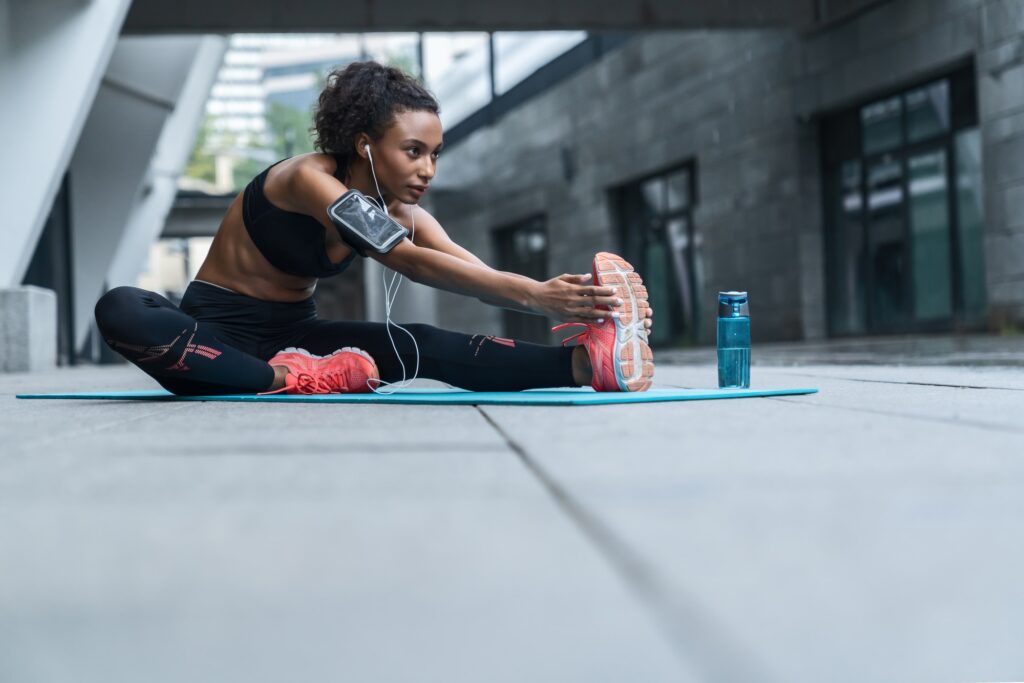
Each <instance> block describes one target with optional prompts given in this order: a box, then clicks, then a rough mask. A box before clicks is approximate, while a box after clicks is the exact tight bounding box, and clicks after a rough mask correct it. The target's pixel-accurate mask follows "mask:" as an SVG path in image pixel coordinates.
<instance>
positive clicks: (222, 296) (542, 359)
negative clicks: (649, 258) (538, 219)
mask: <svg viewBox="0 0 1024 683" xmlns="http://www.w3.org/2000/svg"><path fill="white" fill-rule="evenodd" d="M96 323H97V325H98V327H99V330H100V333H101V334H102V335H103V338H104V340H106V342H107V344H108V345H109V346H110V348H112V349H113V350H114V351H117V352H118V353H120V354H121V355H122V356H124V357H125V358H127V359H128V360H129V361H131V362H132V363H133V364H135V365H136V366H137V367H138V368H140V369H141V370H142V371H143V372H145V373H146V374H147V375H149V376H150V377H152V378H153V379H155V380H156V381H157V382H159V383H160V385H161V386H163V387H164V388H165V389H167V390H168V391H170V392H171V393H174V394H179V395H190V396H202V395H214V394H251V393H257V392H261V391H267V390H268V389H269V388H270V386H271V384H272V383H273V381H274V370H273V368H271V367H270V365H269V364H268V363H267V361H268V360H269V359H270V358H272V357H273V356H274V354H276V353H277V352H278V351H280V350H281V349H283V348H286V347H289V346H295V347H299V348H304V349H306V350H308V351H309V352H310V353H314V354H317V355H320V356H323V355H327V354H329V353H332V352H334V351H336V350H338V349H340V348H342V347H344V346H354V347H357V348H360V349H362V350H363V351H366V352H367V353H369V354H370V356H372V357H373V359H374V361H375V362H376V363H377V369H378V370H379V372H380V377H381V379H382V380H384V381H386V382H396V381H398V380H400V379H402V367H401V365H400V363H399V361H398V358H397V357H396V355H395V351H394V349H393V348H392V346H391V341H390V340H389V339H388V332H387V329H386V327H385V325H384V323H371V322H334V321H330V320H320V319H319V318H317V317H316V305H315V303H314V302H313V299H312V298H309V299H307V300H305V301H302V302H299V303H276V302H271V301H261V300H259V299H254V298H252V297H248V296H245V295H243V294H238V293H236V292H232V291H230V290H227V289H223V288H221V287H218V286H216V285H211V284H209V283H206V282H202V281H198V280H197V281H193V282H192V283H190V284H189V286H188V289H187V290H185V296H184V297H183V298H182V301H181V307H180V308H179V307H177V306H175V305H174V304H172V303H171V302H170V301H168V300H167V299H165V298H164V297H162V296H160V295H159V294H155V293H153V292H149V291H146V290H144V289H138V288H136V287H117V288H115V289H112V290H110V291H109V292H107V293H106V294H104V295H103V296H102V297H100V300H99V301H98V302H97V303H96ZM404 327H405V328H406V329H408V330H409V332H411V333H412V335H413V336H414V337H415V338H416V344H417V345H418V346H419V357H420V372H419V376H420V377H426V378H429V379H436V380H440V381H442V382H447V383H448V384H451V385H454V386H456V387H461V388H463V389H470V390H473V391H519V390H522V389H535V388H543V387H564V386H574V384H575V383H574V381H573V376H572V356H571V354H572V349H571V348H562V347H560V346H543V345H540V344H531V343H529V342H523V341H514V340H511V339H503V338H501V337H493V336H487V335H482V334H476V335H467V334H460V333H458V332H449V331H447V330H442V329H438V328H436V327H433V326H431V325H423V324H409V325H404ZM391 334H392V336H393V337H394V340H395V345H396V346H397V347H398V351H399V354H401V358H402V361H403V362H404V363H405V372H406V375H407V376H411V375H412V373H413V371H414V369H415V366H416V353H415V349H414V347H413V344H412V341H411V340H410V339H409V335H407V334H405V333H404V332H402V331H401V330H399V329H397V328H395V327H394V326H392V328H391Z"/></svg>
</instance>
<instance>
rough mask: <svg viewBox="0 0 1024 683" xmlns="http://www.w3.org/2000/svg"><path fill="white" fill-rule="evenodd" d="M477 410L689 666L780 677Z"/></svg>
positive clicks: (710, 672)
mask: <svg viewBox="0 0 1024 683" xmlns="http://www.w3.org/2000/svg"><path fill="white" fill-rule="evenodd" d="M473 407H474V408H476V410H477V411H478V412H479V413H480V415H482V416H483V418H484V420H485V421H486V422H487V423H488V424H490V425H491V427H492V428H493V429H494V430H495V431H496V432H497V433H498V434H499V435H500V436H501V437H502V439H504V440H505V443H506V444H507V445H508V448H509V449H510V450H511V451H512V452H513V453H514V454H515V455H516V457H518V458H519V460H520V461H521V462H522V463H523V465H524V466H525V467H526V469H527V470H528V471H529V472H530V473H531V474H533V476H534V477H536V478H537V480H538V481H539V483H540V484H541V486H542V488H544V489H545V490H546V491H547V492H548V494H549V495H551V497H552V498H553V499H554V502H555V504H556V505H557V506H558V507H559V508H561V509H562V511H563V512H564V513H565V514H566V515H567V516H568V517H569V519H570V521H571V522H572V523H573V524H574V525H575V526H576V527H578V528H579V530H580V531H581V532H582V533H583V536H584V537H585V538H587V539H588V540H589V541H590V542H591V543H592V544H593V545H594V547H595V549H596V550H597V552H598V554H599V555H601V556H603V557H604V558H605V560H607V561H608V563H609V564H610V565H611V567H612V569H613V570H614V571H615V572H616V573H617V574H619V575H620V576H621V578H622V579H623V581H624V583H625V584H626V586H627V587H628V588H629V589H630V590H632V591H633V593H634V594H635V595H636V596H637V597H638V598H639V600H640V602H641V604H643V605H645V606H646V608H647V609H648V610H649V612H650V613H651V614H652V615H653V617H654V619H655V622H656V623H657V624H658V625H659V626H660V627H661V628H662V629H663V631H664V633H665V635H666V637H667V640H668V642H669V643H670V644H671V646H672V649H673V650H674V651H675V653H676V655H677V656H678V657H679V658H680V659H681V661H682V663H683V664H684V665H685V666H687V667H692V668H693V669H696V670H698V671H699V672H700V673H702V674H704V677H706V680H711V681H753V680H756V681H759V683H773V681H775V678H774V676H770V675H768V673H767V667H766V666H764V665H763V664H762V663H761V662H758V661H756V658H755V657H754V655H753V654H752V653H750V652H749V650H748V649H747V648H745V647H743V646H742V645H740V644H739V643H738V642H736V641H735V639H734V638H732V637H730V636H729V635H728V634H727V632H726V629H725V628H723V627H722V626H721V625H719V624H717V623H715V620H714V619H713V617H712V616H711V615H710V613H709V612H708V611H707V610H705V609H704V608H702V607H701V606H700V605H699V604H698V602H697V601H696V600H694V599H693V598H691V597H689V596H686V595H685V594H682V593H681V591H680V590H679V589H678V588H670V587H669V586H668V585H666V583H665V582H664V580H662V579H661V577H660V574H659V573H658V572H657V570H656V569H654V568H653V567H652V566H651V565H650V564H649V563H648V562H647V561H645V560H644V558H643V557H642V556H641V555H640V554H638V553H636V552H635V551H633V550H632V549H631V548H630V547H629V545H628V544H627V543H626V542H625V541H624V540H622V539H621V538H619V537H618V535H617V534H616V533H615V532H614V531H612V530H611V529H610V528H609V527H608V526H607V525H605V524H604V523H603V522H602V521H601V519H600V518H599V517H598V516H597V515H595V514H593V513H592V512H590V511H589V510H588V509H587V508H586V506H584V505H583V504H582V503H580V502H579V501H577V500H576V499H575V498H573V496H572V495H571V494H570V493H569V492H568V491H567V490H566V489H565V488H564V487H563V486H561V485H560V484H559V483H558V482H557V481H555V479H554V478H553V477H552V476H551V475H550V474H549V473H548V472H547V471H545V470H544V468H543V467H541V465H540V464H539V463H538V462H537V461H536V460H534V458H532V457H531V456H530V454H529V453H527V451H526V449H525V448H524V447H523V446H522V444H520V443H519V442H518V441H516V440H515V439H513V438H512V436H511V435H510V434H509V433H508V432H506V431H505V429H504V428H502V426H501V425H499V424H498V422H497V421H496V420H495V419H494V418H493V417H491V415H490V414H489V413H488V412H487V411H486V410H484V409H483V407H482V406H478V405H477V406H473Z"/></svg>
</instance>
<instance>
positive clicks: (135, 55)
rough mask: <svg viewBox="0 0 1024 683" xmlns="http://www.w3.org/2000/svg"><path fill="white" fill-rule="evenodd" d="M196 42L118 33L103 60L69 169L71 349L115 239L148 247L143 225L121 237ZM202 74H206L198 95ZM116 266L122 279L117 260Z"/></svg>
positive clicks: (191, 117) (191, 116)
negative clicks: (140, 232) (139, 235)
mask: <svg viewBox="0 0 1024 683" xmlns="http://www.w3.org/2000/svg"><path fill="white" fill-rule="evenodd" d="M202 41H203V38H202V37H200V36H155V37H129V38H121V39H120V40H119V41H118V43H117V47H116V49H115V51H114V54H113V55H112V57H111V59H110V65H109V68H108V69H107V72H106V74H105V75H104V77H103V80H102V83H101V86H100V90H99V92H98V94H97V95H96V99H95V102H94V103H93V107H92V111H90V113H89V117H88V119H87V121H86V124H85V127H84V129H83V131H82V136H81V139H80V140H79V143H78V147H77V148H76V149H75V153H74V156H73V158H72V160H71V167H70V171H71V185H70V192H71V224H72V242H73V246H72V258H73V260H74V265H73V268H72V271H73V276H74V302H73V306H72V309H73V312H74V320H75V324H74V327H75V334H76V337H77V339H76V340H75V346H76V347H79V346H81V344H82V343H83V342H84V341H85V338H86V335H87V334H88V331H89V329H90V327H91V325H92V314H93V306H94V305H95V302H96V299H97V298H98V297H99V296H100V294H101V293H102V292H103V288H104V283H105V281H106V279H107V276H108V274H109V273H110V270H111V267H112V266H113V265H114V258H115V254H117V253H118V252H119V250H120V246H121V244H122V243H123V242H125V240H127V241H128V242H129V243H130V244H132V245H134V249H129V251H130V252H132V253H135V254H138V249H139V246H140V243H142V244H148V242H150V241H152V236H153V235H156V234H158V232H159V228H158V227H153V226H149V227H148V228H145V229H144V231H145V232H146V234H147V235H148V236H149V239H148V240H147V239H137V238H136V236H135V235H131V236H129V232H128V230H129V226H130V225H131V223H132V221H131V219H132V216H133V211H134V210H135V209H136V208H138V209H139V210H140V211H142V213H143V214H145V209H144V207H142V206H140V201H141V202H142V203H145V202H146V201H147V200H148V199H149V198H150V197H151V196H152V192H151V191H148V190H149V188H150V187H152V186H148V185H147V180H151V179H152V176H151V175H150V174H151V171H152V164H153V159H154V154H155V153H156V151H157V143H158V141H159V140H160V139H161V135H162V133H163V131H164V130H165V128H166V124H167V122H168V121H169V120H170V119H171V116H172V114H173V113H174V111H175V108H176V105H177V104H178V101H179V98H180V97H181V96H182V94H183V93H184V92H185V86H186V83H187V81H188V77H189V75H190V74H191V72H192V67H193V64H194V63H195V61H196V55H197V51H198V50H199V49H200V45H201V43H202ZM208 67H209V65H208V64H207V68H208ZM209 78H210V74H209V73H206V74H205V78H204V79H203V83H205V84H206V92H208V90H209ZM205 94H206V93H202V94H197V93H194V92H193V93H191V96H192V97H191V98H190V100H189V105H190V107H191V110H190V111H189V112H188V113H187V114H188V115H187V116H186V117H185V118H186V119H187V120H186V121H185V123H188V122H189V121H190V122H191V123H192V125H193V126H194V125H195V123H196V121H195V116H196V112H195V111H194V109H195V108H196V106H197V104H196V100H197V99H199V100H203V101H205ZM198 106H200V107H201V105H198ZM176 130H177V132H178V135H179V139H180V137H182V136H183V135H185V134H188V133H192V132H194V130H195V129H194V128H191V130H185V129H184V126H183V125H182V124H181V123H179V124H178V126H177V128H176ZM189 149H191V146H187V147H185V149H184V150H183V151H182V152H181V154H185V155H187V153H188V150H189ZM175 159H176V160H177V156H176V157H175ZM180 163H181V162H180ZM179 168H180V165H179ZM166 192H167V189H166V188H161V191H160V192H159V193H158V195H157V196H156V197H154V198H153V199H154V201H157V202H161V203H165V202H166ZM143 193H145V195H144V196H142V197H141V200H140V195H142V194H143ZM128 256H129V254H127V253H126V254H125V257H124V258H125V259H127V258H128ZM119 267H120V271H119V275H121V276H123V273H124V272H125V270H126V266H125V260H122V261H120V263H119Z"/></svg>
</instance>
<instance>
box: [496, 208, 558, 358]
mask: <svg viewBox="0 0 1024 683" xmlns="http://www.w3.org/2000/svg"><path fill="white" fill-rule="evenodd" d="M493 237H494V251H495V253H496V254H497V255H498V269H499V270H507V271H509V272H511V273H519V274H520V275H525V276H527V277H531V278H533V279H534V280H540V281H541V282H543V281H544V280H547V279H548V277H549V276H548V229H547V221H546V220H545V218H544V216H534V217H532V218H528V219H526V220H523V221H519V222H517V223H514V224H512V225H508V226H505V227H503V228H499V229H497V230H495V231H494V233H493ZM502 317H503V322H504V330H505V331H504V334H505V336H506V337H511V338H512V339H521V340H523V341H530V342H536V343H538V344H547V343H548V341H549V339H550V330H551V323H550V322H549V321H548V319H547V318H545V317H543V316H539V315H533V314H530V313H522V312H520V311H510V310H508V309H504V310H502Z"/></svg>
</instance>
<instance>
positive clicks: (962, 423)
mask: <svg viewBox="0 0 1024 683" xmlns="http://www.w3.org/2000/svg"><path fill="white" fill-rule="evenodd" d="M764 398H767V399H770V400H772V401H782V402H784V403H799V404H800V405H808V406H815V407H817V408H832V409H833V410H846V411H849V412H853V413H868V414H871V415H883V416H885V417H900V418H904V419H908V420H920V421H922V422H933V423H934V422H937V423H939V424H944V425H955V426H958V427H974V428H976V429H984V430H986V431H996V432H1008V433H1010V434H1021V433H1024V429H1021V428H1018V427H1012V426H1010V425H1004V424H999V423H998V422H983V421H981V420H961V419H949V418H942V417H929V416H928V415H916V414H914V413H900V412H894V411H891V410H875V409H873V408H855V407H853V406H837V405H832V404H829V403H815V402H813V401H796V400H793V399H790V398H787V397H785V396H765V397H764Z"/></svg>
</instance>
